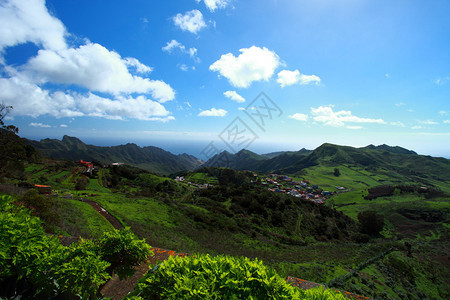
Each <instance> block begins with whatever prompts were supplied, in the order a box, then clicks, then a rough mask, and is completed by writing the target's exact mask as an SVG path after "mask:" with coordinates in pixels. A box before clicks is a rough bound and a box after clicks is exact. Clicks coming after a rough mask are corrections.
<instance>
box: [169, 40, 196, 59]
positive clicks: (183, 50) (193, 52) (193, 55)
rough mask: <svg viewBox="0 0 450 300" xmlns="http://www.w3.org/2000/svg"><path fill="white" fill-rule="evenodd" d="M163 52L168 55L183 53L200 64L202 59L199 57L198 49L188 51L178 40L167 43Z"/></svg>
mask: <svg viewBox="0 0 450 300" xmlns="http://www.w3.org/2000/svg"><path fill="white" fill-rule="evenodd" d="M162 50H163V51H165V52H168V53H173V52H174V51H176V50H178V51H180V52H181V53H184V54H188V55H189V56H190V57H191V58H192V59H193V60H194V61H196V62H200V59H199V58H198V57H197V48H194V47H192V48H189V49H187V48H186V46H184V45H183V44H182V43H180V42H178V41H177V40H171V41H170V42H167V44H166V46H164V47H162Z"/></svg>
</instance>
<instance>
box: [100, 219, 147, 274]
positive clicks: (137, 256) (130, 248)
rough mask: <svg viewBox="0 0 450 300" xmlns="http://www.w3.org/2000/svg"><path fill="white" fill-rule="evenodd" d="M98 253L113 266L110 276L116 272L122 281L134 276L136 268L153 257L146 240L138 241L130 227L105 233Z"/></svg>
mask: <svg viewBox="0 0 450 300" xmlns="http://www.w3.org/2000/svg"><path fill="white" fill-rule="evenodd" d="M98 253H99V254H100V256H101V257H102V259H103V260H105V261H107V262H109V263H110V264H111V266H110V267H109V268H108V271H109V273H110V275H112V273H113V272H114V273H115V274H117V275H118V276H119V278H120V279H123V278H127V277H130V276H132V275H133V274H134V272H135V269H134V267H136V266H139V264H140V263H141V262H142V261H144V260H145V259H147V258H148V257H149V256H150V255H153V252H152V251H151V250H150V246H149V245H148V244H147V243H146V242H145V240H139V239H137V237H136V235H135V234H134V233H133V232H131V230H130V228H129V227H127V228H125V229H122V230H115V231H113V232H105V233H104V234H103V237H102V238H101V239H100V240H99V243H98Z"/></svg>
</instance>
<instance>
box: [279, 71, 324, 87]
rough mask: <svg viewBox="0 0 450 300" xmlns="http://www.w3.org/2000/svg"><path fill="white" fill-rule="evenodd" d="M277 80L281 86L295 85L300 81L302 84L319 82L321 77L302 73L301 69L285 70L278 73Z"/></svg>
mask: <svg viewBox="0 0 450 300" xmlns="http://www.w3.org/2000/svg"><path fill="white" fill-rule="evenodd" d="M277 82H278V83H279V84H280V85H281V87H285V86H288V85H293V84H296V83H299V84H301V85H306V84H319V83H320V77H319V76H316V75H305V74H300V71H299V70H295V71H289V70H283V71H281V72H279V73H278V79H277Z"/></svg>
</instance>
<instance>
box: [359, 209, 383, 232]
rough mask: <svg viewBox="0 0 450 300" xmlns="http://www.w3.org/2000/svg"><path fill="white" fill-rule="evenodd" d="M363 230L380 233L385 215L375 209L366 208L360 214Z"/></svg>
mask: <svg viewBox="0 0 450 300" xmlns="http://www.w3.org/2000/svg"><path fill="white" fill-rule="evenodd" d="M358 220H359V223H360V225H361V232H362V233H366V234H369V235H378V234H379V233H380V231H381V230H383V227H384V217H383V216H382V215H380V214H378V213H377V212H376V211H374V210H366V211H363V212H360V213H359V214H358Z"/></svg>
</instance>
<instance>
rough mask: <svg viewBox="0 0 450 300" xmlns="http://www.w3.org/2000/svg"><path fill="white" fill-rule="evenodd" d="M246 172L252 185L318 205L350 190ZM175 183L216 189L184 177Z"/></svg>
mask: <svg viewBox="0 0 450 300" xmlns="http://www.w3.org/2000/svg"><path fill="white" fill-rule="evenodd" d="M244 172H247V173H250V175H252V176H253V177H254V179H252V180H251V183H252V184H256V185H261V186H263V187H265V188H267V189H268V190H269V191H271V192H274V193H283V194H287V195H291V196H293V197H297V198H301V199H304V200H308V201H311V202H314V203H317V204H324V203H325V200H326V199H327V198H329V197H331V196H332V195H335V194H338V193H345V192H348V191H349V189H347V188H345V187H342V186H336V187H335V188H336V191H332V192H331V191H325V190H323V189H321V188H319V186H318V185H315V184H311V183H310V181H309V180H307V179H304V180H301V181H295V180H293V179H292V178H291V177H289V176H286V175H278V174H268V175H258V174H256V173H254V172H251V171H244ZM175 181H177V182H184V183H187V184H189V185H191V186H194V187H197V188H199V189H208V188H213V187H214V185H212V184H208V183H194V182H190V181H186V180H185V178H184V177H183V176H177V177H176V178H175Z"/></svg>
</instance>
